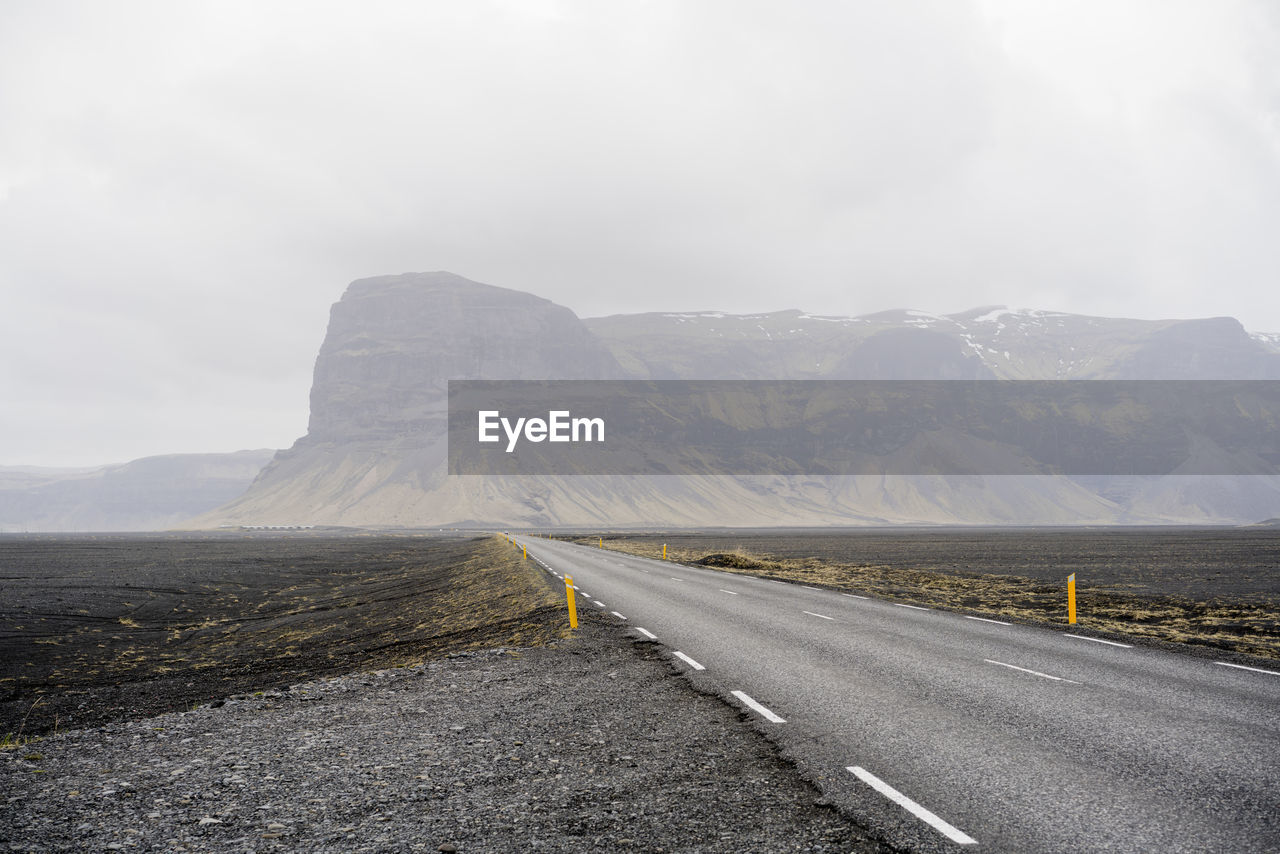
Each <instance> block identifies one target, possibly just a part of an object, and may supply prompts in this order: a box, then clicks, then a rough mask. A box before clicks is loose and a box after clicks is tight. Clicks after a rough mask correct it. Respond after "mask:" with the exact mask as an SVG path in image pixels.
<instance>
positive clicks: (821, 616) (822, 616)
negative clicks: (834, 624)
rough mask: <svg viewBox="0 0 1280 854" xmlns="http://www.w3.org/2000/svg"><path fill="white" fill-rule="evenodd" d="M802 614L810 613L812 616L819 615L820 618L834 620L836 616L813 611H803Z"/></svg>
mask: <svg viewBox="0 0 1280 854" xmlns="http://www.w3.org/2000/svg"><path fill="white" fill-rule="evenodd" d="M800 613H801V614H808V615H809V616H810V617H817V618H818V619H820V620H834V619H835V617H828V616H827V615H826V614H815V613H813V612H812V611H801V612H800Z"/></svg>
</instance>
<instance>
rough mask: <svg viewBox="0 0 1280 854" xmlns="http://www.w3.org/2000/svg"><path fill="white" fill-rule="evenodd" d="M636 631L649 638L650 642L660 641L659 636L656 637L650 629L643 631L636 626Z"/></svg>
mask: <svg viewBox="0 0 1280 854" xmlns="http://www.w3.org/2000/svg"><path fill="white" fill-rule="evenodd" d="M636 631H637V632H639V633H640V634H642V635H644V636H645V637H647V638H648V639H649V640H657V639H658V636H657V635H655V634H654V633H653V632H651V631H649V630H648V629H642V628H640V627H639V626H636Z"/></svg>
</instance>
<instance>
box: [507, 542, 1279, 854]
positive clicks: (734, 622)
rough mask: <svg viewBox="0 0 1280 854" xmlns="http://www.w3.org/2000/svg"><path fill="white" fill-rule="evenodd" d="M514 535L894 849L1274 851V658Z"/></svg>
mask: <svg viewBox="0 0 1280 854" xmlns="http://www.w3.org/2000/svg"><path fill="white" fill-rule="evenodd" d="M517 539H518V541H519V542H520V543H522V544H524V545H526V546H527V547H528V549H529V554H530V557H531V558H532V559H536V560H537V561H539V563H541V564H542V565H543V566H544V567H545V568H546V570H547V571H548V572H550V573H554V574H555V575H557V576H559V577H563V576H564V575H566V574H567V575H571V576H572V577H573V580H574V584H575V586H576V587H577V588H578V594H577V601H578V608H579V610H584V609H594V610H598V611H601V612H603V613H605V614H608V615H610V618H611V619H615V620H617V621H618V622H619V623H620V624H624V625H626V626H628V627H629V628H630V630H631V631H633V632H635V633H636V634H637V635H641V636H646V637H651V638H654V639H656V640H657V641H658V642H659V643H661V644H663V645H664V646H665V647H666V649H667V650H668V651H669V653H670V654H671V656H672V658H673V660H674V661H675V662H677V664H678V665H679V666H680V667H682V668H685V669H686V670H688V671H689V673H690V678H691V679H692V680H693V681H694V682H695V683H696V684H697V685H698V686H699V687H701V688H704V689H706V690H709V691H712V692H714V693H717V694H719V695H721V696H723V697H725V698H726V700H728V701H729V702H731V703H734V704H736V705H738V706H740V707H741V708H743V709H744V711H745V712H746V713H747V714H749V715H751V716H753V717H755V718H756V719H757V720H758V721H759V722H760V725H761V726H763V727H767V728H768V729H769V730H770V734H771V736H772V737H774V738H775V739H776V741H777V742H778V743H779V744H780V745H781V747H782V748H783V750H784V751H785V752H786V753H787V754H788V755H790V756H791V757H792V758H794V759H795V760H796V762H797V763H798V764H799V765H800V766H801V767H802V768H803V769H804V770H805V772H806V773H807V774H808V775H810V776H811V777H812V778H813V779H814V780H815V781H816V782H818V784H819V785H820V786H821V787H822V789H823V791H824V793H825V794H826V795H827V797H829V798H830V799H831V800H833V801H836V802H838V803H839V804H840V805H841V806H842V808H844V809H846V810H847V811H848V813H849V814H851V815H853V816H854V817H855V818H856V819H857V820H858V821H859V822H860V823H862V824H864V825H866V826H868V827H871V828H872V829H873V830H875V831H876V832H878V833H880V834H881V835H882V836H883V837H884V838H885V839H886V841H888V842H890V843H891V844H894V845H898V846H901V847H903V848H906V849H909V850H912V851H955V850H958V849H966V848H967V849H980V850H984V851H1008V852H1087V851H1108V852H1135V854H1137V852H1143V854H1145V852H1182V851H1185V852H1216V851H1221V852H1280V666H1277V667H1275V668H1272V669H1267V668H1265V667H1264V668H1261V669H1258V670H1249V669H1242V668H1240V667H1236V666H1227V665H1225V664H1221V663H1218V662H1217V661H1215V660H1214V659H1211V658H1208V659H1206V658H1200V657H1196V656H1191V655H1181V654H1178V653H1173V652H1167V651H1163V650H1159V649H1153V648H1149V647H1141V646H1124V645H1118V644H1113V643H1106V642H1101V641H1098V640H1093V639H1089V638H1087V637H1084V636H1074V635H1073V634H1070V633H1066V632H1058V631H1051V630H1047V629H1042V628H1035V627H1030V626H1019V625H1007V624H1002V623H1000V622H996V621H988V620H980V619H977V618H974V617H966V616H964V615H960V614H954V613H948V612H944V611H936V610H928V609H922V608H917V607H912V606H908V605H905V604H897V603H894V602H890V601H884V600H874V599H866V598H861V597H856V596H852V595H850V594H848V593H840V592H837V591H832V590H821V589H815V588H810V587H805V586H803V585H800V584H793V583H780V582H776V581H769V580H765V579H757V578H752V577H748V576H743V575H735V574H732V573H725V572H719V571H715V570H710V569H703V568H698V567H687V566H682V565H679V564H675V563H672V562H664V561H656V560H648V559H644V558H636V557H631V556H628V555H622V554H619V553H617V552H613V551H608V550H602V549H598V548H592V547H587V546H579V545H573V544H569V543H559V542H552V541H548V540H543V539H539V538H524V537H520V538H517ZM673 818H675V817H673Z"/></svg>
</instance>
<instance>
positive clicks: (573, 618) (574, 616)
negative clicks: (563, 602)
mask: <svg viewBox="0 0 1280 854" xmlns="http://www.w3.org/2000/svg"><path fill="white" fill-rule="evenodd" d="M564 592H565V594H566V595H567V596H568V597H569V628H571V629H576V628H577V627H578V603H577V602H575V601H574V598H573V578H572V576H568V575H566V576H565V577H564Z"/></svg>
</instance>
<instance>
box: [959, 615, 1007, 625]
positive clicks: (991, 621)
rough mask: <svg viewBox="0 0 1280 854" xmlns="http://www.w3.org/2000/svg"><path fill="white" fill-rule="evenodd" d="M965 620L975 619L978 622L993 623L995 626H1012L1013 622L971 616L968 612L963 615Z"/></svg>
mask: <svg viewBox="0 0 1280 854" xmlns="http://www.w3.org/2000/svg"><path fill="white" fill-rule="evenodd" d="M964 618H965V619H966V620H977V621H978V622H980V623H995V624H996V625H997V626H1012V625H1013V623H1006V622H1005V621H1004V620H992V619H990V618H988V617H972V616H970V615H968V614H965V615H964Z"/></svg>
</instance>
